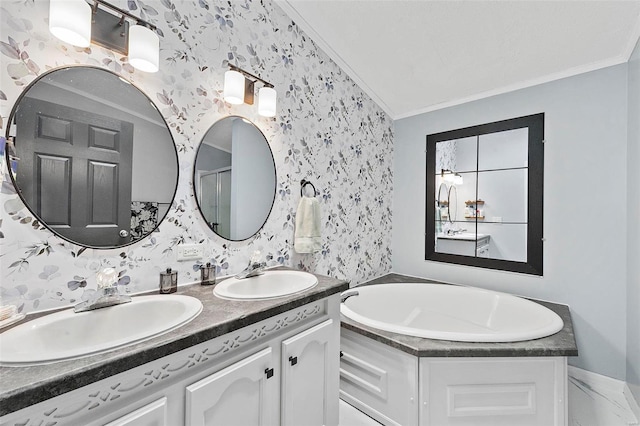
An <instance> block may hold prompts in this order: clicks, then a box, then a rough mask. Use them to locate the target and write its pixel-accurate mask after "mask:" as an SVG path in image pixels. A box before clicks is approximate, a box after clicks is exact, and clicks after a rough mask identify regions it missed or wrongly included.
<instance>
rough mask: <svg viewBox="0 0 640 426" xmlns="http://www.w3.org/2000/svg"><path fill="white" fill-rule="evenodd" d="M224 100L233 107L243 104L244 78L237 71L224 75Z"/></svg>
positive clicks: (230, 71)
mask: <svg viewBox="0 0 640 426" xmlns="http://www.w3.org/2000/svg"><path fill="white" fill-rule="evenodd" d="M224 100H225V101H227V102H229V103H230V104H234V105H240V104H241V103H243V102H244V76H243V75H242V74H241V73H239V72H238V71H234V70H229V71H227V72H225V73H224Z"/></svg>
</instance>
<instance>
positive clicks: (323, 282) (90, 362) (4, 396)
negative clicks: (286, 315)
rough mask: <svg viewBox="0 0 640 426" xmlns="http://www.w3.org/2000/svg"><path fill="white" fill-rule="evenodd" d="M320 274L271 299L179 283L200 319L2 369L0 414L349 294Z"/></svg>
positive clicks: (343, 284)
mask: <svg viewBox="0 0 640 426" xmlns="http://www.w3.org/2000/svg"><path fill="white" fill-rule="evenodd" d="M278 269H288V268H278ZM316 276H317V277H318V284H317V285H316V286H315V287H313V288H312V289H309V290H307V291H304V292H302V293H298V294H294V295H291V296H287V297H279V298H277V299H270V300H255V301H232V300H223V299H220V298H218V297H216V296H214V295H213V286H201V285H198V284H194V285H188V286H184V287H179V288H178V293H176V294H183V295H187V296H193V297H196V298H198V299H200V301H202V305H203V309H202V312H201V313H200V314H199V315H198V316H197V317H196V318H195V319H194V320H192V321H191V322H189V323H188V324H185V325H183V326H181V327H179V328H177V329H176V330H173V331H171V332H169V333H167V334H164V335H162V336H158V337H155V338H153V339H150V340H147V341H144V342H141V343H138V344H134V345H129V346H125V347H122V348H118V349H114V350H111V351H109V352H106V353H101V354H97V355H92V356H86V357H83V358H80V359H76V360H70V361H60V362H55V363H52V364H45V365H38V366H30V367H0V416H3V415H5V414H9V413H12V412H14V411H17V410H20V409H22V408H25V407H27V406H29V405H33V404H36V403H38V402H42V401H44V400H47V399H49V398H53V397H55V396H58V395H62V394H64V393H66V392H70V391H72V390H74V389H77V388H80V387H82V386H86V385H89V384H91V383H94V382H97V381H99V380H102V379H105V378H107V377H110V376H113V375H115V374H118V373H122V372H123V371H127V370H129V369H132V368H134V367H137V366H140V365H143V364H145V363H147V362H151V361H154V360H156V359H159V358H162V357H164V356H166V355H170V354H172V353H175V352H178V351H181V350H183V349H186V348H189V347H191V346H194V345H197V344H199V343H202V342H205V341H207V340H210V339H213V338H215V337H218V336H221V335H223V334H226V333H230V332H232V331H234V330H238V329H240V328H242V327H245V326H247V325H251V324H254V323H256V322H258V321H261V320H263V319H266V318H269V317H272V316H274V315H277V314H280V313H283V312H286V311H288V310H291V309H294V308H297V307H299V306H302V305H305V304H307V303H311V302H314V301H316V300H319V299H323V298H325V297H328V296H331V295H333V294H336V293H340V292H343V291H344V290H346V289H347V288H348V287H349V284H348V282H347V281H342V280H337V279H334V278H330V277H325V276H321V275H316ZM134 297H135V296H134ZM167 297H170V296H167ZM39 316H40V315H39ZM34 317H35V316H34ZM29 319H32V317H31V316H27V318H26V320H29Z"/></svg>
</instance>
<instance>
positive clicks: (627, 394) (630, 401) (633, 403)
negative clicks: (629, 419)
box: [622, 383, 640, 423]
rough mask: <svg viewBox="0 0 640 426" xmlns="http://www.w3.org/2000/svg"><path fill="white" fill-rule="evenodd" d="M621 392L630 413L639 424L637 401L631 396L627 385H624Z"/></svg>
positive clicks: (639, 413) (639, 412)
mask: <svg viewBox="0 0 640 426" xmlns="http://www.w3.org/2000/svg"><path fill="white" fill-rule="evenodd" d="M622 392H623V393H624V396H625V397H626V398H627V403H628V404H629V408H630V409H631V412H632V413H633V415H634V416H635V417H636V419H637V420H638V423H640V406H639V405H638V401H636V398H635V397H634V396H633V393H632V392H631V389H629V385H628V384H627V383H625V384H624V389H623V390H622Z"/></svg>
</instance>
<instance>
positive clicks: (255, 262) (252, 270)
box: [236, 250, 267, 280]
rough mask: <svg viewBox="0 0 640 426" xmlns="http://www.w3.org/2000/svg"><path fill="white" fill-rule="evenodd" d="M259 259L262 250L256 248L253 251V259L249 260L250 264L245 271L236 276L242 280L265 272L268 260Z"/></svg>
mask: <svg viewBox="0 0 640 426" xmlns="http://www.w3.org/2000/svg"><path fill="white" fill-rule="evenodd" d="M259 259H260V252H259V251H257V250H256V251H254V252H253V255H252V256H251V260H249V265H247V267H246V268H245V269H244V271H242V272H240V273H239V274H238V275H236V278H237V279H239V280H242V279H244V278H251V277H256V276H258V275H262V274H264V268H266V267H267V262H260V261H259Z"/></svg>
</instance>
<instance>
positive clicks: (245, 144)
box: [231, 120, 276, 239]
mask: <svg viewBox="0 0 640 426" xmlns="http://www.w3.org/2000/svg"><path fill="white" fill-rule="evenodd" d="M231 134H232V135H233V136H232V142H231V143H232V146H233V157H232V159H231V238H232V239H245V238H248V237H250V236H251V235H253V234H254V233H255V232H256V231H257V230H258V229H260V227H261V226H262V224H263V223H264V221H265V219H266V217H267V216H268V214H269V211H270V210H271V205H272V204H273V192H274V189H275V183H276V182H275V174H274V172H273V160H272V157H271V152H270V150H269V145H268V144H267V142H266V141H265V138H264V136H263V135H262V133H260V130H258V129H257V128H256V127H255V126H252V125H247V124H246V123H245V122H243V121H242V120H235V121H234V122H233V130H232V133H231Z"/></svg>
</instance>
